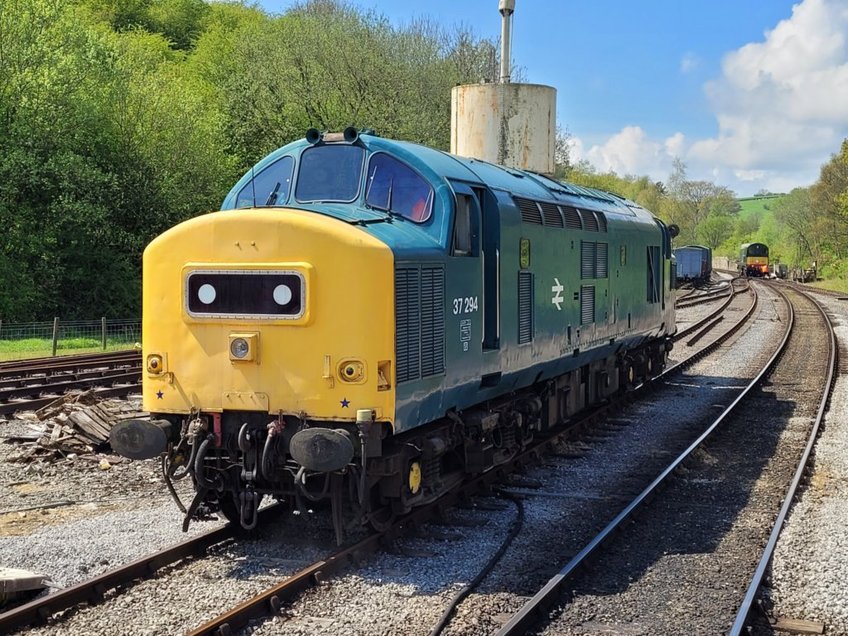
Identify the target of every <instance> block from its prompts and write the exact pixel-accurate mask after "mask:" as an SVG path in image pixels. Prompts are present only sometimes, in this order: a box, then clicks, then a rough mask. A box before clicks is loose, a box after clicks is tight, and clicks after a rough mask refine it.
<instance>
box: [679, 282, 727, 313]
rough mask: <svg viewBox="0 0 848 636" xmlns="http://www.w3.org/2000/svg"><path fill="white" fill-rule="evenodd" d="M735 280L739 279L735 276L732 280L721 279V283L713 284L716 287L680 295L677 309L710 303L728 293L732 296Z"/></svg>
mask: <svg viewBox="0 0 848 636" xmlns="http://www.w3.org/2000/svg"><path fill="white" fill-rule="evenodd" d="M735 280H737V279H736V278H734V279H731V280H726V281H721V282H720V283H718V284H715V285H713V287H714V289H707V290H701V291H700V293H693V294H686V295H684V296H680V297H678V299H677V301H676V302H675V304H674V306H675V307H676V308H677V309H686V308H688V307H695V306H696V305H703V304H705V303H710V302H713V301H715V300H719V299H720V298H724V297H725V296H728V295H731V296H732V295H733V292H732V291H731V290H730V287H731V285H732V283H733V281H735Z"/></svg>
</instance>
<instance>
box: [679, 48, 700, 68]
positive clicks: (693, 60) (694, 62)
mask: <svg viewBox="0 0 848 636" xmlns="http://www.w3.org/2000/svg"><path fill="white" fill-rule="evenodd" d="M700 64H701V60H700V58H698V56H697V55H695V54H694V53H691V52H688V53H686V55H684V56H683V58H682V59H681V60H680V72H681V73H691V72H692V71H694V70H695V69H696V68H698V66H699V65H700Z"/></svg>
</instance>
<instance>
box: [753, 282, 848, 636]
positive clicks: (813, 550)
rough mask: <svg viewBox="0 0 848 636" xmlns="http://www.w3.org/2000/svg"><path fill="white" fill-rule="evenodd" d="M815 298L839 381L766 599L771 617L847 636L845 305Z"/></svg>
mask: <svg viewBox="0 0 848 636" xmlns="http://www.w3.org/2000/svg"><path fill="white" fill-rule="evenodd" d="M816 297H817V298H818V299H819V300H820V301H821V303H822V304H823V305H824V306H825V308H826V309H827V310H828V313H829V314H830V316H831V320H832V321H833V323H834V327H835V328H836V335H837V338H838V339H839V343H840V370H839V377H838V379H837V381H836V387H835V390H834V393H833V396H832V397H831V402H830V409H829V411H828V413H827V415H826V418H825V423H824V428H823V430H822V431H821V433H820V437H819V439H818V442H817V443H816V447H815V450H814V457H813V470H812V473H811V475H810V478H809V482H808V483H807V486H806V488H805V490H804V492H803V494H802V495H801V497H800V499H799V500H798V501H797V502H796V504H795V506H794V507H793V509H792V511H791V513H790V516H789V521H788V523H787V524H786V526H785V527H784V529H783V532H782V533H781V535H780V540H779V541H778V544H777V549H776V551H775V555H774V560H773V562H772V571H771V590H770V593H769V594H768V597H769V600H770V601H771V603H773V605H774V607H773V609H772V613H773V614H774V616H777V617H784V618H794V619H804V620H809V621H816V622H821V623H823V624H824V625H825V629H826V632H825V633H827V634H848V602H846V598H848V597H846V593H845V581H848V532H846V520H848V462H846V457H848V378H846V373H847V372H848V304H846V302H845V301H838V300H836V299H835V298H834V297H832V296H825V295H817V296H816ZM764 633H767V632H764Z"/></svg>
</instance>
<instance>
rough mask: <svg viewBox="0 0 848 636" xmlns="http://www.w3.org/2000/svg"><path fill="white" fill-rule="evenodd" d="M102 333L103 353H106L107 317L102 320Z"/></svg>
mask: <svg viewBox="0 0 848 636" xmlns="http://www.w3.org/2000/svg"><path fill="white" fill-rule="evenodd" d="M100 326H101V333H102V334H103V351H106V317H105V316H104V317H103V318H101V319H100Z"/></svg>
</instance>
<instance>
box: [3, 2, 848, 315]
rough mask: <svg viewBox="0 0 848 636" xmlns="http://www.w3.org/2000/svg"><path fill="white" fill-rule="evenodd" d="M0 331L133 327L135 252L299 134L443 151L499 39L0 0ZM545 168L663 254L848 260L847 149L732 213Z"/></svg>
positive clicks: (303, 19)
mask: <svg viewBox="0 0 848 636" xmlns="http://www.w3.org/2000/svg"><path fill="white" fill-rule="evenodd" d="M0 43H2V45H0V225H1V226H2V228H3V232H2V233H0V320H6V321H22V320H32V319H45V318H50V317H52V316H55V315H58V316H61V317H62V318H65V319H71V318H91V317H98V316H101V315H107V316H112V317H115V316H137V315H138V314H139V309H140V308H139V300H140V263H141V253H142V250H143V249H144V246H145V245H146V244H147V243H148V242H149V241H150V240H151V239H152V238H153V237H154V236H156V235H157V234H159V233H161V232H162V231H163V230H165V229H167V228H168V227H171V226H172V225H174V224H176V223H178V222H180V221H182V220H185V219H187V218H190V217H192V216H194V215H197V214H201V213H204V212H207V211H210V210H214V209H217V207H218V206H219V204H220V202H221V200H222V199H223V197H224V195H225V194H226V192H227V191H228V189H229V187H230V186H231V185H232V184H233V183H234V182H235V181H236V180H237V178H238V177H239V176H240V175H241V174H243V173H244V171H246V170H247V169H249V167H250V166H251V165H253V164H254V163H255V162H256V161H257V160H258V159H260V158H261V157H263V156H264V155H266V154H267V153H268V152H269V151H270V150H272V149H274V148H277V147H279V146H281V145H283V144H285V143H288V142H289V141H291V140H293V139H296V138H299V137H301V136H302V135H303V133H304V131H305V130H306V129H308V128H310V127H317V128H320V129H327V130H341V129H343V128H344V127H346V126H349V125H354V126H357V127H369V128H374V129H375V130H377V131H378V132H379V133H380V134H381V135H384V136H387V137H393V138H399V139H407V140H412V141H418V142H421V143H425V144H428V145H431V146H435V147H438V148H444V149H447V148H448V147H449V140H450V89H451V87H453V86H454V85H455V84H458V83H467V82H477V81H481V80H485V79H493V78H495V77H496V76H497V72H498V66H497V64H498V60H497V47H496V45H495V42H493V41H491V40H487V39H480V38H478V37H476V36H474V35H473V33H471V32H470V31H469V30H467V29H465V28H462V27H457V28H454V29H452V30H446V29H444V28H442V27H439V26H437V24H436V23H435V22H432V21H428V20H420V19H419V20H416V21H413V22H411V23H409V24H407V25H404V26H401V27H398V26H394V25H392V24H390V23H389V22H388V21H387V20H386V19H385V18H384V17H382V16H380V15H378V14H375V13H372V12H368V11H364V10H362V9H358V8H355V7H354V6H353V5H349V4H345V3H344V1H343V0H309V1H306V2H304V3H303V4H301V5H298V6H296V7H294V8H293V9H291V10H289V11H288V12H286V13H285V14H283V15H279V16H271V15H268V14H267V13H265V12H263V11H262V10H261V9H258V8H256V7H255V6H252V5H249V4H245V3H243V2H207V1H204V0H3V2H0ZM557 161H558V164H559V168H558V174H559V176H561V177H566V178H569V179H571V180H574V181H576V182H578V183H582V184H585V185H590V186H595V187H599V188H603V189H606V190H610V191H613V192H617V193H619V194H622V195H624V196H627V197H630V198H632V199H634V200H636V201H637V202H639V203H641V204H642V205H644V206H645V207H647V208H649V209H651V210H653V211H654V212H656V213H658V214H659V215H660V216H661V217H663V218H664V219H666V220H667V221H669V222H673V223H676V224H678V225H679V226H680V228H681V237H680V239H678V241H677V243H678V244H680V245H682V244H685V243H701V244H705V245H709V246H710V247H713V248H714V249H718V250H719V251H722V250H723V251H725V252H726V253H728V254H732V253H733V251H734V250H735V247H736V246H738V244H739V243H741V242H743V241H745V240H754V239H756V240H763V241H765V242H768V243H770V244H774V245H777V246H780V247H779V249H778V251H781V250H782V251H783V252H785V255H786V259H785V260H787V261H789V260H792V259H795V261H796V262H799V263H800V262H809V261H811V260H817V261H818V262H819V264H820V265H821V264H828V263H829V264H830V265H831V269H832V270H834V271H837V270H839V263H841V260H840V259H842V258H843V257H845V256H846V252H848V224H846V221H848V194H847V193H848V145H843V147H842V150H841V152H840V153H839V154H838V155H836V156H835V157H834V158H833V159H832V160H831V161H830V162H829V163H828V164H827V165H825V166H824V167H823V169H822V174H821V179H820V180H819V182H818V183H817V184H816V185H815V186H813V187H812V188H808V189H804V190H796V191H793V192H792V193H790V194H789V195H788V196H786V197H785V198H783V199H779V200H776V201H774V205H773V211H770V213H769V215H767V216H764V215H763V214H746V213H744V211H743V213H740V205H739V203H738V202H737V201H736V200H735V199H734V196H733V194H732V193H731V192H729V191H728V190H727V189H726V188H724V187H722V186H719V185H716V184H713V183H710V182H706V181H693V180H690V179H688V178H687V175H686V168H685V166H684V165H683V164H682V163H681V162H677V163H676V165H675V168H674V171H673V172H672V174H671V175H670V177H669V178H668V180H667V181H666V182H665V183H661V182H653V181H651V180H650V179H648V178H646V177H633V176H623V177H622V176H618V175H615V174H599V173H597V172H596V171H594V170H593V169H592V168H591V166H589V165H588V164H585V163H583V164H578V165H576V166H575V165H572V164H571V162H570V161H569V155H568V135H567V133H565V134H561V135H560V138H559V140H558V144H557Z"/></svg>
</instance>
